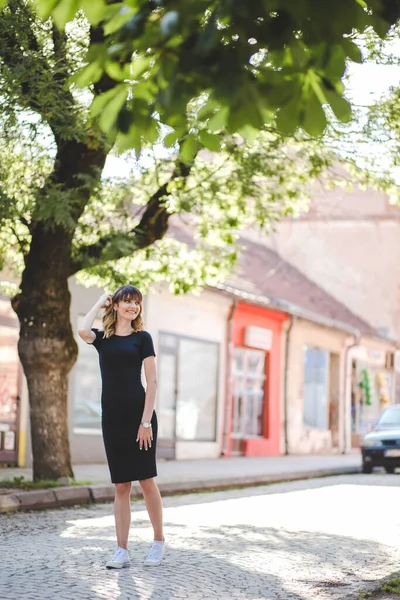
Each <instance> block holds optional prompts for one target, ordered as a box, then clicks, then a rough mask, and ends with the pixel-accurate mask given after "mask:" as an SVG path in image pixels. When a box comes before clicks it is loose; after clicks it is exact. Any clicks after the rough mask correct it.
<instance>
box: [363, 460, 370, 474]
mask: <svg viewBox="0 0 400 600" xmlns="http://www.w3.org/2000/svg"><path fill="white" fill-rule="evenodd" d="M361 470H362V472H363V473H365V474H370V473H372V465H371V464H369V463H364V462H363V464H362V469H361Z"/></svg>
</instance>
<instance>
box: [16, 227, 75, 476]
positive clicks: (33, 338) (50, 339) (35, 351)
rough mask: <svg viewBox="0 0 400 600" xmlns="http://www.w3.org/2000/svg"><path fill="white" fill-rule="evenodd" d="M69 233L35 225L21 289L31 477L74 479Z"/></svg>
mask: <svg viewBox="0 0 400 600" xmlns="http://www.w3.org/2000/svg"><path fill="white" fill-rule="evenodd" d="M70 252H71V233H67V232H66V231H65V230H64V229H63V228H61V227H57V228H54V229H53V230H46V228H45V227H44V225H43V224H42V223H39V224H38V225H37V226H36V228H35V231H34V234H33V236H32V242H31V247H30V251H29V254H28V256H27V261H26V267H25V270H24V272H23V275H22V282H21V293H20V294H18V295H17V296H15V297H14V298H13V300H12V305H13V308H14V310H15V311H16V313H17V315H18V317H19V321H20V338H19V342H18V351H19V356H20V359H21V362H22V365H23V368H24V372H25V375H26V378H27V382H28V390H29V403H30V417H31V434H32V451H33V473H34V480H35V481H37V480H40V479H58V478H59V477H65V476H67V477H72V476H73V472H72V468H71V459H70V452H69V439H68V373H69V371H70V369H71V367H72V366H73V364H74V363H75V361H76V358H77V354H78V349H77V344H76V341H75V339H74V336H73V332H72V328H71V324H70V293H69V290H68V270H69V260H70Z"/></svg>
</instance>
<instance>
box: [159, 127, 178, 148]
mask: <svg viewBox="0 0 400 600" xmlns="http://www.w3.org/2000/svg"><path fill="white" fill-rule="evenodd" d="M178 137H179V136H178V132H177V131H171V133H169V134H168V135H166V136H165V138H164V139H163V144H164V146H166V147H167V148H171V147H172V146H174V145H175V144H176V142H177V141H178Z"/></svg>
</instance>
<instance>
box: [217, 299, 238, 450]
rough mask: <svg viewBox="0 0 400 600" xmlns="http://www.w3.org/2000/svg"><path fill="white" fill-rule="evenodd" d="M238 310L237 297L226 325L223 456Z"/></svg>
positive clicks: (230, 395)
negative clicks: (234, 319)
mask: <svg viewBox="0 0 400 600" xmlns="http://www.w3.org/2000/svg"><path fill="white" fill-rule="evenodd" d="M235 310H236V299H234V300H233V301H232V304H231V306H230V309H229V314H228V319H227V323H226V325H227V327H226V378H225V414H224V432H223V440H222V450H221V456H226V455H227V453H228V446H229V434H230V429H231V419H232V390H233V381H232V377H233V376H232V363H233V335H232V333H233V316H234V314H235Z"/></svg>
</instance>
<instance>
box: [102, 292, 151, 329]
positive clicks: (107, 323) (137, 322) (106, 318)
mask: <svg viewBox="0 0 400 600" xmlns="http://www.w3.org/2000/svg"><path fill="white" fill-rule="evenodd" d="M121 300H122V301H123V300H137V301H138V302H139V304H140V312H139V314H138V316H137V317H136V318H135V319H133V320H132V321H131V325H132V330H133V331H142V330H143V329H144V322H143V304H142V303H143V296H142V293H141V291H140V290H138V289H137V288H136V287H135V286H133V285H122V286H121V287H119V288H118V289H117V290H116V291H115V292H114V294H113V296H112V302H111V304H110V306H107V307H106V309H105V311H104V315H103V329H104V337H105V338H109V337H111V336H112V335H114V333H115V324H116V322H117V313H116V311H115V310H114V308H113V307H114V304H119V303H120V302H121Z"/></svg>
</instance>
